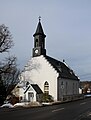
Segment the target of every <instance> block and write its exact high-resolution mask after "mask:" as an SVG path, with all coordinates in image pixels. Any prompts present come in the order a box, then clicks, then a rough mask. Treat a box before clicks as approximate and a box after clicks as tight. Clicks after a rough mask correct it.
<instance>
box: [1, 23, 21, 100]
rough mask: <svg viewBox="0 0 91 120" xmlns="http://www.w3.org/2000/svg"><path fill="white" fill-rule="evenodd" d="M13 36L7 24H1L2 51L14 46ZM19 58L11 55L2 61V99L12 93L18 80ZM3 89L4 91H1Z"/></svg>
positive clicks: (7, 50)
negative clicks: (17, 62)
mask: <svg viewBox="0 0 91 120" xmlns="http://www.w3.org/2000/svg"><path fill="white" fill-rule="evenodd" d="M13 45H14V44H13V41H12V36H11V33H10V31H9V30H8V27H6V26H5V25H1V26H0V53H1V54H3V53H4V52H9V49H10V48H11V47H12V46H13ZM16 61H17V58H16V57H15V56H9V57H7V58H5V59H4V60H1V61H0V86H1V87H0V99H2V98H3V97H4V99H5V97H6V96H7V95H8V94H9V93H10V91H11V90H12V89H13V87H14V86H15V85H16V84H17V82H18V75H19V70H18V68H17V64H16ZM1 91H3V92H1ZM4 99H3V100H4Z"/></svg>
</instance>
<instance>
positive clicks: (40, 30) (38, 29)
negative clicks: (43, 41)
mask: <svg viewBox="0 0 91 120" xmlns="http://www.w3.org/2000/svg"><path fill="white" fill-rule="evenodd" d="M36 35H44V37H46V35H45V34H44V32H43V28H42V25H41V22H40V21H39V23H38V25H37V29H36V32H35V34H34V35H33V36H36Z"/></svg>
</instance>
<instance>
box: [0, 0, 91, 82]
mask: <svg viewBox="0 0 91 120" xmlns="http://www.w3.org/2000/svg"><path fill="white" fill-rule="evenodd" d="M38 16H41V18H42V19H41V23H42V26H43V29H44V33H45V34H46V49H47V54H48V55H50V56H52V57H54V58H57V59H58V60H61V61H62V60H63V59H65V61H66V63H67V64H68V65H69V66H70V67H71V68H72V69H73V70H74V71H75V72H76V74H77V75H78V76H79V77H80V78H81V80H91V0H0V25H1V24H5V25H6V26H7V27H9V30H10V32H11V34H12V36H13V41H14V44H15V45H14V47H13V48H12V49H11V51H10V54H12V55H15V56H17V58H18V64H19V67H20V68H22V69H23V67H24V66H25V65H26V63H27V62H28V60H29V59H30V58H31V56H32V48H33V34H34V32H35V30H36V27H37V24H38Z"/></svg>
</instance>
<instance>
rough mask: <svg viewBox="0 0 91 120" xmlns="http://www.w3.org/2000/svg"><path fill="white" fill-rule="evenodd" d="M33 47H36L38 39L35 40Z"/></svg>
mask: <svg viewBox="0 0 91 120" xmlns="http://www.w3.org/2000/svg"><path fill="white" fill-rule="evenodd" d="M35 47H38V39H36V40H35Z"/></svg>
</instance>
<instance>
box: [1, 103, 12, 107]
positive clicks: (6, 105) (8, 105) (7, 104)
mask: <svg viewBox="0 0 91 120" xmlns="http://www.w3.org/2000/svg"><path fill="white" fill-rule="evenodd" d="M0 107H1V108H13V107H14V106H13V105H12V104H11V103H6V104H3V105H2V106H0Z"/></svg>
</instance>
